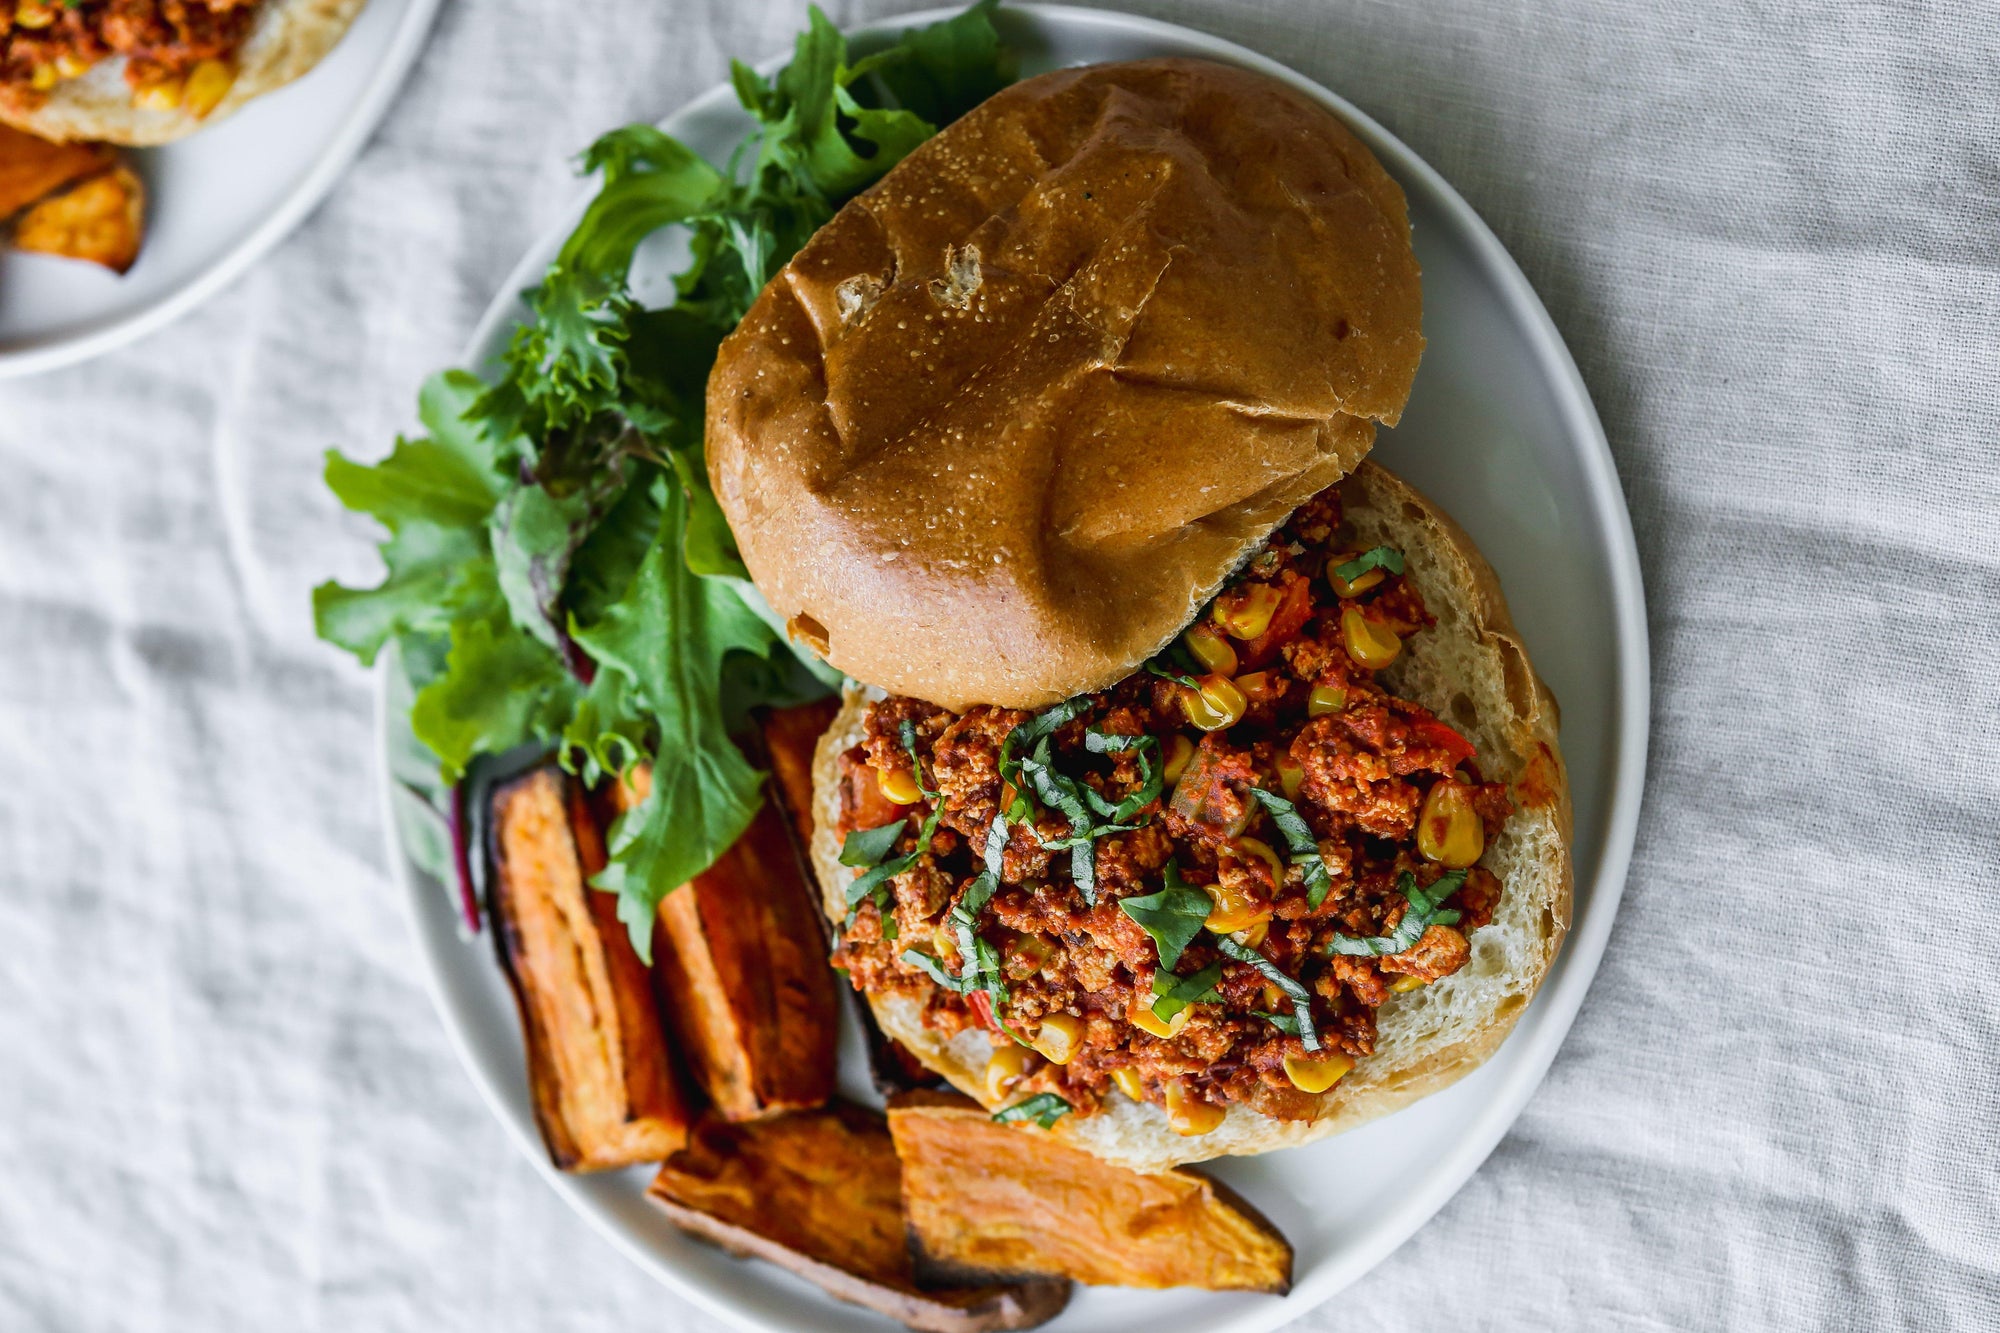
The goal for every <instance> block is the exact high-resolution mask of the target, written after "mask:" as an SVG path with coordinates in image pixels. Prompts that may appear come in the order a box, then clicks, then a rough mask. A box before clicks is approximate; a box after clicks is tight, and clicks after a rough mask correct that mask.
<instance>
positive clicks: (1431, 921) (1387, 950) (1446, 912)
mask: <svg viewBox="0 0 2000 1333" xmlns="http://www.w3.org/2000/svg"><path fill="white" fill-rule="evenodd" d="M1464 883H1465V872H1464V871H1463V870H1454V871H1451V872H1450V873H1448V874H1444V875H1440V876H1438V878H1437V881H1436V882H1435V883H1433V884H1432V885H1431V886H1430V887H1429V888H1428V889H1426V888H1422V887H1419V886H1418V884H1417V877H1416V876H1415V875H1412V874H1411V873H1410V872H1409V871H1407V870H1405V871H1404V872H1403V873H1402V875H1401V876H1400V877H1399V878H1398V879H1397V880H1396V891H1397V892H1398V893H1400V894H1402V895H1403V897H1405V898H1407V899H1408V900H1409V903H1410V906H1409V908H1408V910H1406V911H1405V912H1404V913H1403V919H1402V920H1401V921H1398V922H1397V923H1396V928H1395V929H1394V930H1393V931H1391V932H1389V933H1388V934H1387V935H1358V936H1357V935H1335V936H1334V937H1333V943H1332V945H1331V946H1330V947H1329V949H1328V952H1329V953H1341V954H1348V955H1351V956H1353V957H1357V958H1387V957H1388V956H1389V955H1391V954H1398V953H1402V952H1403V951H1404V950H1405V949H1409V948H1413V947H1414V946H1415V945H1416V942H1417V941H1418V940H1420V939H1422V938H1423V937H1424V932H1425V931H1426V930H1429V929H1430V928H1431V927H1432V926H1449V925H1455V924H1456V923H1457V922H1458V920H1459V917H1460V915H1461V914H1460V913H1459V912H1458V911H1456V910H1454V909H1450V908H1442V904H1443V902H1444V900H1445V899H1447V898H1449V897H1451V895H1452V894H1454V893H1457V892H1458V890H1459V888H1460V887H1461V886H1462V885H1463V884H1464Z"/></svg>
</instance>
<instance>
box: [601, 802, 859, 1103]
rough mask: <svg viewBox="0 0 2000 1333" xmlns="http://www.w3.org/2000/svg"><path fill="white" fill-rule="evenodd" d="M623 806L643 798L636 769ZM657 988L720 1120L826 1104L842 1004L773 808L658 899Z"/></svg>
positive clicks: (813, 911)
mask: <svg viewBox="0 0 2000 1333" xmlns="http://www.w3.org/2000/svg"><path fill="white" fill-rule="evenodd" d="M630 783H631V785H630V788H629V790H628V789H622V788H621V789H620V793H619V799H620V803H621V804H624V805H627V806H629V805H631V804H636V803H637V802H638V801H641V800H644V799H645V795H646V792H647V791H648V790H649V789H650V788H651V785H652V774H651V773H650V772H649V771H647V770H645V769H635V770H634V771H633V772H632V774H631V775H630ZM653 982H654V985H655V987H656V988H657V990H658V993H659V996H660V1007H661V1010H662V1011H663V1012H664V1013H665V1015H666V1019H667V1023H668V1025H669V1026H670V1027H671V1028H672V1029H673V1032H674V1036H675V1038H676V1040H677V1044H678V1046H679V1048H680V1050H681V1052H682V1053H683V1054H684V1055H685V1057H686V1059H687V1063H688V1068H689V1071H690V1072H691V1073H692V1074H693V1075H694V1080H695V1082H696V1083H697V1084H698V1085H699V1086H700V1087H701V1089H702V1091H704V1092H706V1093H707V1094H708V1097H709V1100H710V1101H711V1102H713V1103H714V1104H715V1109H716V1111H717V1112H718V1113H720V1114H721V1115H723V1116H724V1117H726V1118H728V1119H731V1120H752V1119H755V1118H757V1117H759V1116H765V1115H770V1114H772V1113H774V1112H777V1111H786V1110H801V1109H805V1108H808V1107H814V1106H820V1105H823V1104H825V1102H826V1100H827V1098H829V1097H831V1096H832V1095H833V1083H834V1073H835V1064H836V1061H837V1058H838V1054H839V1013H840V1011H839V1007H838V1005H839V1000H838V998H837V996H836V993H835V991H834V988H833V982H834V978H833V970H832V968H831V967H829V966H828V964H827V949H826V936H825V934H824V931H823V928H822V927H821V925H820V918H819V910H818V908H817V907H816V906H815V904H814V899H813V897H812V893H811V890H810V889H808V888H807V886H806V880H805V872H804V869H803V867H802V865H801V863H800V861H799V857H798V852H797V850H796V849H795V848H794V847H793V845H792V840H791V834H790V833H789V832H788V831H787V830H786V827H785V818H784V816H783V815H782V814H781V813H779V811H778V810H777V809H776V807H775V806H774V805H772V804H771V803H770V802H768V801H767V802H765V805H764V808H763V809H762V810H761V811H759V812H758V814H757V817H756V818H755V819H754V820H753V821H751V824H750V827H749V828H748V829H747V830H745V831H744V834H743V836H742V837H740V838H738V839H737V840H736V842H735V843H734V844H733V845H732V846H731V847H730V848H729V850H728V851H727V852H724V853H723V855H722V858H721V859H720V860H718V861H717V862H716V863H715V864H714V865H712V866H710V867H709V868H708V869H707V870H704V871H703V872H702V873H701V874H699V875H697V876H695V877H694V879H693V880H691V881H690V882H688V883H687V884H684V885H682V886H681V887H679V888H677V889H675V890H673V891H672V892H671V893H669V894H667V895H666V896H665V897H664V898H662V899H661V900H660V914H659V926H658V929H657V930H656V931H655V932H654V935H653Z"/></svg>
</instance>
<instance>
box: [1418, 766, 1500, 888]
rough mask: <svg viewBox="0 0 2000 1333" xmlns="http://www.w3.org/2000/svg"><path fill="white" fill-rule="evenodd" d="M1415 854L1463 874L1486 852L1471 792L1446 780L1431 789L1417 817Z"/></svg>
mask: <svg viewBox="0 0 2000 1333" xmlns="http://www.w3.org/2000/svg"><path fill="white" fill-rule="evenodd" d="M1417 850H1418V851H1419V852H1422V853H1423V854H1424V857H1425V859H1427V860H1431V861H1435V862H1437V863H1438V864H1439V865H1441V866H1443V867H1445V868H1446V869H1447V870H1464V869H1466V868H1467V867H1469V866H1471V865H1472V864H1473V862H1475V861H1477V860H1478V859H1479V857H1480V854H1481V853H1483V852H1484V851H1485V850H1486V828H1485V826H1484V825H1482V824H1481V823H1480V822H1479V812H1478V811H1476V810H1474V809H1473V808H1472V789H1471V788H1470V787H1466V786H1463V785H1461V784H1460V783H1456V782H1453V781H1452V780H1451V779H1449V778H1446V779H1444V780H1442V781H1440V782H1438V783H1437V784H1436V785H1435V786H1433V787H1432V788H1431V791H1430V795H1428V796H1426V797H1425V798H1424V808H1423V811H1422V812H1421V813H1420V814H1418V816H1417Z"/></svg>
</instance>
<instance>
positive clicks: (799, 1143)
mask: <svg viewBox="0 0 2000 1333" xmlns="http://www.w3.org/2000/svg"><path fill="white" fill-rule="evenodd" d="M900 1177H901V1167H900V1166H899V1165H898V1163H897V1160H896V1150H895V1147H894V1145H893V1144H892V1143H891V1142H890V1140H889V1131H888V1129H887V1127H886V1126H885V1125H884V1124H883V1121H882V1117H881V1116H880V1115H879V1114H877V1113H876V1112H873V1111H868V1110H864V1109H862V1108H861V1107H858V1106H853V1105H850V1104H848V1103H845V1102H834V1103H832V1104H831V1105H829V1106H826V1107H824V1108H822V1109H820V1110H815V1111H801V1112H796V1113H793V1114H790V1115H780V1116H775V1117H772V1118H770V1119H766V1120H760V1121H756V1122H754V1123H731V1122H728V1121H724V1120H721V1119H718V1118H715V1117H713V1116H707V1117H704V1118H703V1119H702V1121H701V1123H700V1124H698V1125H697V1126H696V1127H695V1130H694V1133H693V1135H692V1137H691V1138H690V1139H689V1141H688V1146H687V1147H686V1148H685V1149H683V1150H682V1151H680V1152H678V1153H676V1154H674V1155H673V1156H672V1157H670V1158H668V1159H667V1162H666V1164H665V1165H664V1166H662V1167H661V1168H660V1173H659V1175H658V1176H657V1177H655V1178H654V1180H653V1184H652V1186H651V1187H650V1189H649V1190H648V1191H647V1192H648V1194H649V1195H650V1196H651V1198H652V1199H653V1201H654V1202H655V1203H657V1204H658V1205H659V1206H660V1207H661V1208H662V1209H663V1210H664V1211H665V1212H666V1214H667V1216H668V1217H670V1218H672V1219H673V1221H674V1223H675V1224H676V1225H677V1226H679V1227H681V1228H682V1229H683V1230H686V1231H688V1232H691V1233H692V1234H694V1235H697V1236H700V1237H702V1238H703V1239H705V1240H709V1241H713V1242H714V1243H716V1244H718V1245H720V1246H722V1247H723V1248H724V1249H726V1250H728V1251H729V1252H730V1253H732V1254H736V1255H742V1256H751V1257H755V1258H759V1259H765V1260H768V1261H770V1262H771V1263H775V1264H778V1265H779V1266H780V1267H782V1268H784V1269H786V1270H787V1271H789V1272H792V1273H796V1274H797V1275H799V1276H800V1277H803V1278H805V1279H806V1280H807V1281H809V1282H813V1283H815V1284H817V1285H818V1286H820V1287H821V1288H823V1289H824V1290H825V1291H827V1292H828V1293H829V1294H830V1295H832V1296H835V1297H837V1298H839V1299H840V1300H843V1301H848V1302H850V1303H852V1304H855V1305H859V1306H863V1307H865V1308H867V1309H870V1310H874V1311H877V1312H878V1313H881V1314H885V1315H887V1316H889V1317H890V1318H891V1319H896V1320H900V1321H901V1322H902V1323H904V1324H907V1325H909V1326H910V1327H911V1328H916V1329H926V1330H937V1331H938V1333H978V1330H984V1329H1013V1328H1032V1327H1034V1326H1035V1325H1036V1324H1040V1323H1043V1322H1045V1321H1047V1320H1048V1319H1050V1318H1052V1317H1053V1316H1054V1315H1055V1314H1056V1313H1057V1312H1058V1311H1060V1310H1061V1309H1062V1308H1063V1306H1064V1305H1065V1304H1066V1303H1067V1302H1068V1300H1069V1290H1070V1285H1069V1283H1067V1282H1064V1281H1060V1280H1050V1279H1046V1278H1038V1279H1034V1280H1031V1281H1028V1282H1023V1283H993V1282H980V1283H976V1284H973V1285H957V1286H946V1287H940V1288H935V1289H926V1288H924V1287H922V1286H919V1284H918V1282H917V1280H916V1272H915V1267H914V1264H913V1262H912V1260H911V1258H910V1252H909V1249H908V1247H907V1245H906V1243H905V1239H904V1238H905V1226H904V1218H903V1205H902V1198H901V1192H900Z"/></svg>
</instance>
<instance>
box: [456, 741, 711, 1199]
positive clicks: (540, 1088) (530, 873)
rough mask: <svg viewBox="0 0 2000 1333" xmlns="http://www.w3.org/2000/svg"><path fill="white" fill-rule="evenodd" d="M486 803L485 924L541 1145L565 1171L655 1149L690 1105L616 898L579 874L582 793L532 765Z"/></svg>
mask: <svg viewBox="0 0 2000 1333" xmlns="http://www.w3.org/2000/svg"><path fill="white" fill-rule="evenodd" d="M492 815H493V817H492V821H491V829H490V843H491V865H492V870H493V874H492V881H491V882H492V895H493V918H494V920H495V921H496V922H497V923H498V929H497V930H496V931H495V932H494V934H495V936H496V939H497V940H498V944H499V949H500V959H501V962H502V963H503V964H504V965H505V967H506V971H507V976H508V979H509V980H510V981H511V982H512V983H513V987H514V997H515V999H516V1000H517V1001H518V1003H519V1005H520V1009H521V1027H522V1030H523V1032H524V1033H525V1034H526V1036H527V1047H528V1082H529V1086H530V1091H531V1092H532V1094H533V1097H534V1103H535V1120H536V1122H537V1123H538V1124H539V1125H540V1126H541V1130H542V1139H543V1141H544V1142H546V1143H547V1144H548V1149H549V1156H550V1157H551V1158H552V1159H553V1160H554V1161H555V1164H556V1165H557V1166H558V1167H561V1168H562V1169H563V1170H565V1171H601V1170H606V1169H608V1168H611V1167H620V1166H631V1165H633V1164H634V1163H638V1162H658V1161H661V1160H664V1159H665V1158H666V1157H667V1156H668V1155H669V1154H670V1153H673V1152H674V1151H675V1150H677V1149H679V1148H680V1147H681V1146H682V1145H683V1144H684V1143H686V1141H687V1133H688V1124H689V1121H690V1119H691V1117H690V1115H689V1112H688V1107H687V1103H686V1101H685V1099H684V1098H683V1096H682V1094H681V1090H680V1087H679V1086H678V1085H677V1084H676V1083H675V1081H674V1070H673V1062H672V1057H671V1056H670V1054H669V1052H668V1048H667V1043H666V1038H665V1036H664V1034H663V1033H662V1031H661V1028H660V1017H659V1011H658V1009H657V1008H656V1007H655V1005H654V999H653V992H652V987H651V985H650V984H649V982H648V980H647V976H646V965H645V964H644V963H642V962H640V961H639V955H638V954H637V953H636V952H634V950H633V948H632V941H631V937H630V936H629V935H628V934H627V932H626V929H625V926H624V924H623V923H622V922H620V921H619V920H618V906H617V902H616V900H615V899H614V898H613V897H612V896H611V895H610V894H607V893H599V892H598V891H596V890H595V889H592V888H591V887H590V886H589V883H588V880H589V878H590V877H591V876H592V875H594V874H596V873H597V872H598V871H599V870H601V869H603V867H604V846H603V842H602V840H601V838H600V835H599V833H598V829H597V825H596V823H595V822H594V821H593V820H592V818H591V817H590V811H589V809H588V807H587V805H586V804H585V801H584V795H583V792H582V791H581V790H580V789H579V787H578V786H577V784H576V783H575V781H574V780H573V779H571V778H570V777H569V776H568V775H567V774H565V773H564V772H562V770H561V769H558V768H555V767H553V766H550V767H543V768H537V769H535V770H533V771H532V772H529V773H527V774H525V775H524V776H522V777H519V778H516V779H514V780H513V781H511V782H508V783H506V784H505V785H503V786H501V787H498V788H496V789H495V791H494V793H493V798H492Z"/></svg>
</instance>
